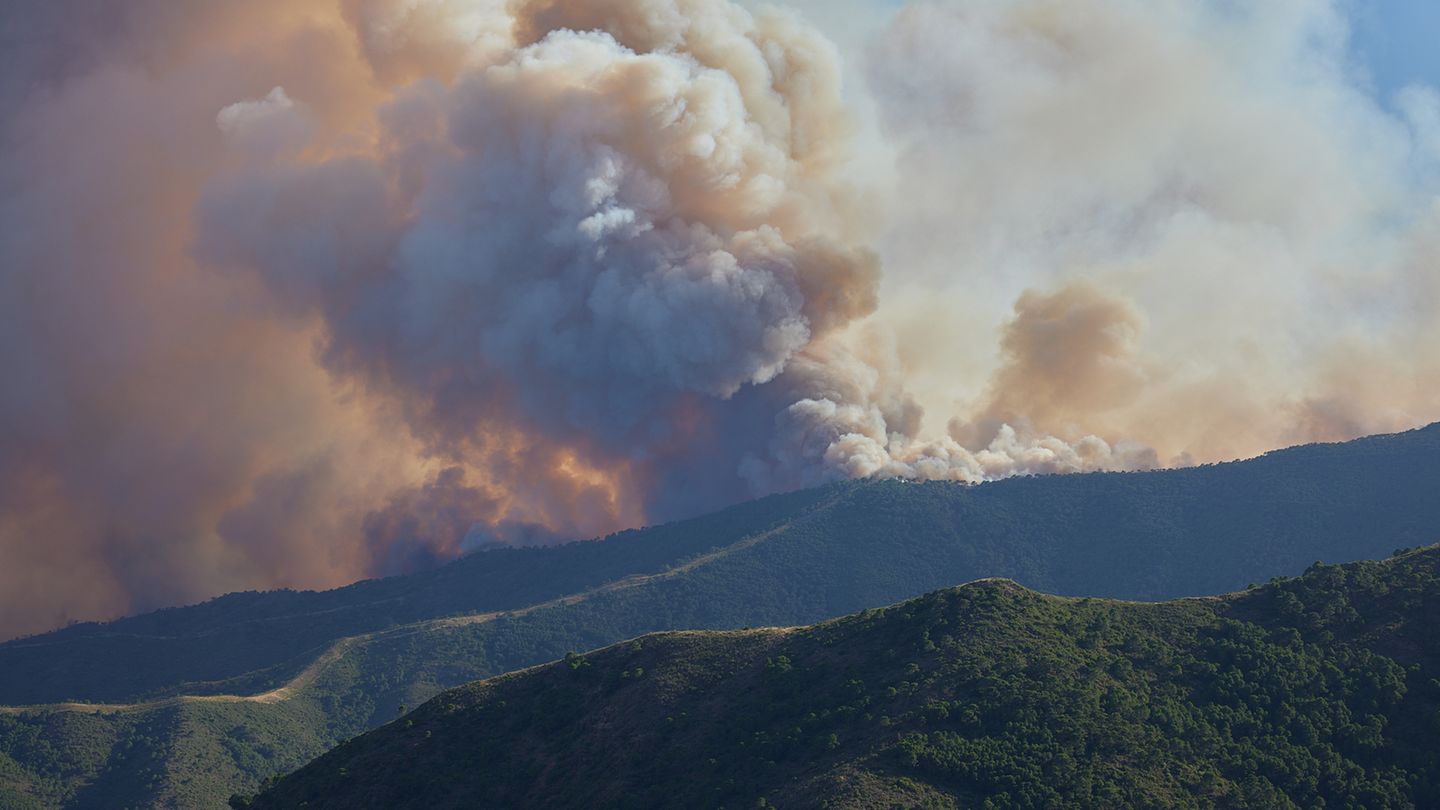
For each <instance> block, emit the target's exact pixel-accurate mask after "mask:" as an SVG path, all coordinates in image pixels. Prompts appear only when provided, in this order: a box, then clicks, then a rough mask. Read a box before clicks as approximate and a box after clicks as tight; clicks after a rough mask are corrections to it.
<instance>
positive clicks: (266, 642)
mask: <svg viewBox="0 0 1440 810" xmlns="http://www.w3.org/2000/svg"><path fill="white" fill-rule="evenodd" d="M1437 484H1440V427H1431V428H1427V429H1425V430H1421V431H1414V432H1410V433H1405V434H1399V435H1395V436H1385V437H1375V438H1372V439H1365V440H1361V441H1357V442H1351V443H1347V444H1340V445H1321V446H1310V447H1303V448H1296V449H1293V450H1288V451H1282V452H1278V453H1273V454H1270V455H1268V456H1265V457H1263V458H1260V459H1255V460H1252V461H1246V462H1240V463H1235V464H1225V465H1216V466H1210V467H1203V468H1196V469H1188V470H1178V471H1168V472H1156V473H1136V474H1106V475H1077V476H1061V477H1048V478H1032V479H1020V480H1011V481H1004V482H998V483H995V484H986V485H981V486H975V487H966V486H960V485H952V484H909V483H902V482H898V481H879V482H865V483H849V484H836V485H832V486H829V487H824V488H820V489H816V490H809V491H805V492H798V493H792V494H788V495H781V496H775V497H772V498H766V499H763V500H760V501H756V502H753V503H749V504H743V505H740V506H737V507H734V508H732V509H729V510H725V511H723V512H720V513H716V514H714V515H709V516H705V517H702V518H697V519H695V520H691V521H684V522H680V523H675V524H670V525H667V526H662V527H655V528H648V529H643V530H639V531H633V532H626V533H623V534H621V535H617V536H615V537H612V538H609V539H607V540H604V541H601V542H587V543H575V544H570V545H566V546H561V547H557V548H549V549H521V550H502V551H490V552H484V553H480V554H476V555H473V556H471V557H468V558H466V559H463V560H461V561H459V562H457V563H455V564H452V565H450V566H446V567H444V568H441V569H438V570H435V571H430V572H426V573H423V574H417V575H414V576H410V577H397V578H392V579H388V580H381V581H377V582H367V583H360V584H357V585H354V586H351V587H349V588H344V589H340V590H337V591H331V592H327V593H294V592H280V593H267V594H254V593H251V594H236V595H231V596H227V597H223V598H221V599H217V600H212V601H211V602H207V603H205V604H203V605H199V606H195V607H191V608H181V609H175V610H167V611H160V612H158V613H154V614H150V615H147V616H141V617H136V618H133V619H126V620H122V621H119V622H113V623H110V624H94V625H81V626H77V627H73V628H69V629H67V630H64V631H61V632H58V633H52V634H48V635H45V636H38V637H35V638H31V639H23V640H19V641H15V642H11V643H8V644H4V645H0V704H9V705H10V706H11V707H12V708H8V709H7V708H3V707H0V808H4V807H6V806H9V805H7V802H9V803H11V804H14V805H16V806H27V804H26V802H37V801H38V802H40V803H41V804H42V805H43V806H57V805H58V806H67V807H123V806H139V807H148V806H156V805H158V806H179V807H215V806H222V805H223V803H224V800H225V798H226V797H227V796H229V795H230V794H231V793H232V792H235V791H249V790H253V789H254V788H255V787H256V786H257V785H258V784H259V782H260V781H261V780H262V779H264V778H265V777H268V776H271V775H274V774H277V773H283V772H286V771H288V770H291V769H293V768H294V767H295V766H296V765H298V764H299V763H302V762H305V761H308V760H309V759H310V758H312V757H314V756H317V755H319V754H320V753H322V752H323V751H325V750H327V749H328V748H329V747H331V746H333V745H334V744H335V743H336V742H338V741H341V740H344V739H347V738H349V737H352V736H354V735H356V734H359V733H361V732H363V731H366V730H367V729H371V728H374V727H376V726H377V725H380V724H382V723H384V722H387V721H389V720H391V719H393V718H394V717H395V716H396V713H397V710H398V709H399V708H400V707H401V706H415V705H418V704H419V703H420V702H422V701H423V700H425V699H427V698H429V697H431V696H433V695H435V694H437V693H439V692H440V691H442V690H443V689H446V688H449V687H453V686H456V685H459V684H462V683H466V682H468V681H472V680H475V679H478V678H485V677H489V676H493V675H498V674H501V673H504V672H509V671H512V670H515V669H518V668H521V667H527V666H532V665H535V664H539V663H542V662H545V661H550V660H554V659H556V658H559V657H561V656H563V655H564V654H565V653H566V652H567V651H571V650H587V649H593V648H596V647H600V646H604V645H607V644H611V643H614V642H616V641H618V640H621V639H626V638H633V637H635V636H638V635H642V634H645V633H650V632H655V631H661V630H673V629H725V628H739V627H745V626H765V625H799V624H809V623H813V622H816V621H820V620H823V619H827V618H831V617H834V616H839V615H843V614H846V613H851V612H854V611H857V610H861V609H863V608H866V607H871V606H875V605H883V604H890V603H893V602H896V601H899V600H902V599H906V598H911V597H914V596H917V595H919V594H922V593H925V592H927V591H931V590H934V589H936V588H941V587H946V586H949V585H953V584H954V583H956V582H964V581H969V580H973V579H977V578H980V577H987V576H1005V577H1009V578H1011V579H1014V580H1016V581H1018V582H1020V583H1021V584H1023V585H1025V586H1027V587H1032V588H1036V589H1039V590H1044V591H1048V592H1055V593H1061V594H1067V595H1077V596H1081V595H1083V596H1103V597H1116V598H1127V599H1160V598H1169V597H1175V596H1185V595H1195V594H1205V593H1221V592H1226V591H1231V590H1238V589H1241V588H1243V587H1244V586H1245V585H1246V584H1247V583H1249V582H1252V581H1264V580H1266V579H1268V578H1269V577H1271V576H1274V575H1281V574H1293V573H1298V572H1299V571H1301V570H1303V569H1304V568H1305V567H1306V566H1307V565H1308V564H1309V563H1311V562H1313V561H1314V560H1316V559H1323V560H1326V561H1330V562H1335V561H1347V560H1354V559H1360V558H1367V557H1369V558H1373V557H1383V556H1386V555H1388V554H1389V553H1390V551H1391V550H1392V549H1394V548H1396V547H1400V546H1412V545H1416V544H1419V543H1422V542H1431V541H1433V540H1434V539H1435V538H1436V537H1437V536H1440V499H1436V498H1434V497H1433V493H1434V492H1435V490H1436V487H1437ZM62 701H82V702H83V703H82V704H81V705H59V703H60V702H62ZM16 707H19V708H16Z"/></svg>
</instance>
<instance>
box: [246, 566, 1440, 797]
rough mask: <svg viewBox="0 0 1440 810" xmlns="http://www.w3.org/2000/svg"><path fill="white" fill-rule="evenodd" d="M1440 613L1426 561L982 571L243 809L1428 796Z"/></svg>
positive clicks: (550, 702)
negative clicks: (1094, 594)
mask: <svg viewBox="0 0 1440 810" xmlns="http://www.w3.org/2000/svg"><path fill="white" fill-rule="evenodd" d="M1436 616H1440V548H1436V547H1432V548H1429V549H1426V550H1423V551H1420V552H1412V553H1409V554H1406V555H1404V556H1401V557H1398V558H1396V559H1393V560H1390V561H1387V562H1382V563H1360V564H1353V565H1348V566H1325V565H1316V566H1314V567H1312V568H1311V569H1310V570H1309V571H1308V572H1306V573H1305V575H1304V576H1302V577H1300V578H1297V579H1291V580H1284V581H1277V582H1275V583H1272V584H1270V585H1267V586H1264V587H1261V588H1258V589H1255V590H1253V591H1250V592H1247V593H1244V594H1240V595H1234V596H1229V597H1222V598H1211V599H1191V600H1183V601H1176V602H1168V603H1160V604H1141V603H1127V602H1118V601H1111V600H1099V599H1066V598H1057V597H1051V596H1043V595H1040V594H1037V593H1035V592H1033V591H1029V590H1026V589H1024V588H1022V587H1020V586H1019V585H1016V584H1015V583H1013V582H1011V581H1008V580H986V581H981V582H976V583H972V584H970V585H967V586H964V587H960V588H954V589H949V590H945V591H940V592H936V593H933V594H930V595H927V596H924V597H922V598H920V599H916V600H913V601H910V602H906V603H903V604H900V605H896V606H894V607H890V608H885V609H882V610H874V611H865V612H864V613H861V614H859V615H855V616H850V617H847V618H844V619H840V620H837V621H832V622H828V623H825V624H820V625H816V626H812V627H806V628H800V629H794V630H786V629H780V630H776V629H768V630H757V631H738V632H684V633H666V634H660V635H654V636H646V637H644V638H641V639H638V640H635V641H631V642H625V643H621V644H618V645H615V646H612V647H609V648H606V649H604V650H600V651H598V652H595V653H591V654H587V655H571V656H567V658H566V659H564V660H561V661H558V662H555V663H552V664H549V665H546V666H543V667H539V668H536V669H531V670H527V671H524V672H521V673H516V674H512V675H507V676H502V677H499V678H495V679H492V680H488V681H484V682H480V683H476V684H471V685H469V686H465V687H461V688H459V689H455V690H452V691H450V692H446V693H445V694H443V695H441V696H439V697H437V698H436V699H434V700H432V701H430V702H429V703H426V704H425V705H424V706H422V707H421V708H419V709H417V710H416V711H414V712H412V713H411V714H409V715H407V716H406V717H405V718H403V719H402V720H399V721H396V722H394V723H391V724H389V725H387V726H385V727H384V728H382V729H379V730H377V731H374V732H371V733H369V734H366V735H364V736H363V737H360V738H358V739H356V740H353V741H351V742H349V743H347V744H345V745H342V746H341V747H339V748H338V749H336V750H335V751H332V752H331V753H329V754H326V755H325V756H324V757H321V758H320V759H319V760H317V761H316V762H314V763H312V764H311V765H309V766H307V767H305V768H303V769H301V770H300V771H299V772H297V773H295V774H293V775H291V776H289V777H287V778H285V779H283V780H281V781H280V782H279V783H278V784H277V785H275V786H273V787H272V788H271V789H270V790H268V791H267V792H265V793H264V794H262V795H261V796H260V797H259V798H258V799H256V800H255V801H254V802H253V805H252V806H253V807H254V808H281V807H286V808H288V807H301V806H304V807H311V808H323V807H343V808H365V807H377V808H378V807H385V808H392V807H426V808H440V807H582V806H583V807H711V806H713V807H747V808H748V807H765V806H777V807H831V808H838V807H847V808H850V807H853V808H870V807H892V806H929V807H987V808H988V807H1061V806H1063V807H1144V806H1149V807H1264V808H1274V807H1434V806H1440V759H1437V758H1436V756H1435V748H1434V740H1436V739H1440V680H1437V677H1440V627H1437V623H1436V622H1435V617H1436ZM237 803H240V804H243V802H237Z"/></svg>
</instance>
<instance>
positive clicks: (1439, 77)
mask: <svg viewBox="0 0 1440 810" xmlns="http://www.w3.org/2000/svg"><path fill="white" fill-rule="evenodd" d="M1354 16H1355V29H1354V35H1355V47H1356V49H1357V50H1358V51H1359V54H1360V56H1361V58H1362V60H1363V61H1364V62H1365V63H1366V64H1368V65H1369V66H1370V69H1371V71H1372V72H1373V73H1374V77H1375V82H1376V86H1377V90H1379V92H1380V95H1381V96H1382V97H1384V98H1386V99H1388V98H1390V97H1391V96H1392V95H1393V94H1394V93H1395V91H1396V90H1399V89H1400V88H1402V87H1404V86H1405V85H1407V84H1411V83H1414V82H1423V83H1425V84H1429V85H1431V86H1440V0H1354Z"/></svg>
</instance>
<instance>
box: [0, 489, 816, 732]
mask: <svg viewBox="0 0 1440 810" xmlns="http://www.w3.org/2000/svg"><path fill="white" fill-rule="evenodd" d="M842 495H843V493H836V494H835V495H832V496H831V497H829V498H827V499H825V500H823V501H820V502H819V503H816V504H815V505H814V506H813V507H811V508H810V509H808V510H806V511H805V512H804V513H802V514H800V515H797V516H796V517H794V518H792V519H790V520H787V521H785V522H784V523H780V524H778V525H776V526H772V527H771V528H769V529H766V530H765V531H762V532H757V533H755V534H752V535H749V536H748V537H745V538H742V539H741V540H738V541H736V542H734V543H731V544H729V545H727V546H723V547H721V548H718V549H715V550H713V551H709V552H706V553H705V554H701V555H698V556H696V557H692V558H691V559H689V560H687V561H685V562H683V563H681V564H679V565H676V566H674V567H672V568H668V569H666V570H664V571H659V572H656V573H653V574H631V575H630V576H627V577H622V578H620V579H617V580H612V581H610V582H606V583H604V584H602V585H597V586H595V587H593V588H588V589H586V590H583V591H577V592H576V593H572V594H566V595H564V596H560V597H556V598H555V599H551V600H548V601H545V602H537V603H536V604H533V605H527V606H525V607H521V608H516V609H513V610H506V611H491V612H488V613H474V614H469V615H461V616H447V617H444V618H440V619H426V620H425V621H420V622H414V623H411V624H405V625H400V626H398V627H390V628H386V629H384V630H375V631H373V632H370V633H361V634H358V635H354V636H346V637H345V638H342V639H339V640H338V641H336V642H334V643H333V644H331V645H330V646H329V647H328V648H326V650H325V651H324V652H322V653H321V654H320V655H319V656H317V657H316V658H315V660H314V661H311V662H310V664H309V665H307V666H306V667H305V669H303V670H301V671H300V673H299V674H297V675H296V676H295V677H294V678H291V679H290V680H289V681H288V682H286V683H285V684H283V685H281V686H279V687H276V688H275V689H271V690H270V691H268V692H261V693H259V694H255V695H175V696H172V697H166V698H158V699H156V700H151V701H143V702H138V703H43V704H32V705H27V706H0V715H31V714H45V713H47V712H81V713H85V714H122V713H127V712H145V711H152V710H155V709H164V708H168V707H172V706H180V705H184V704H191V703H282V702H284V701H287V700H291V699H293V698H295V697H297V696H298V695H299V694H300V693H301V692H302V691H304V690H305V689H306V688H307V687H309V686H310V685H311V684H312V683H314V682H315V680H316V679H317V678H319V677H320V675H321V673H323V672H324V671H325V670H326V669H327V668H329V667H330V666H331V665H332V664H334V663H335V662H337V661H339V660H340V659H341V658H343V657H344V656H345V654H346V653H348V652H350V651H351V650H353V649H355V648H356V647H359V646H364V645H366V644H369V643H371V642H373V641H379V640H383V639H390V638H397V637H401V636H407V635H412V634H415V633H424V632H427V631H431V630H443V629H450V628H455V627H467V626H471V625H477V624H485V623H487V622H492V621H495V620H496V619H498V618H500V617H502V616H506V617H516V616H525V615H528V614H530V613H535V612H537V611H542V610H550V609H552V608H563V607H570V606H573V605H578V604H580V603H582V602H587V601H589V600H591V599H594V598H596V597H599V596H604V595H606V594H610V593H615V592H617V591H625V590H630V589H633V588H640V587H644V586H646V585H649V584H652V583H655V582H661V581H664V580H667V579H673V578H675V577H679V576H682V575H684V574H687V573H689V572H691V571H694V570H695V569H697V568H702V567H704V566H706V565H710V564H712V563H714V562H717V561H719V560H722V559H724V558H726V557H728V556H730V555H732V554H734V553H736V552H739V551H744V550H745V549H748V548H752V547H754V546H757V545H759V544H761V543H763V542H765V541H767V540H769V539H771V538H773V537H775V536H776V535H778V534H781V533H783V532H785V531H787V530H788V529H790V528H791V527H792V526H794V525H795V524H797V523H799V522H801V521H804V520H806V519H808V518H810V517H812V516H813V515H816V514H818V513H820V512H823V511H825V510H827V509H829V508H830V507H831V506H833V505H834V504H835V502H836V501H838V500H840V498H841V497H842Z"/></svg>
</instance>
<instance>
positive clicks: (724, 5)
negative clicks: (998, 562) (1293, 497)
mask: <svg viewBox="0 0 1440 810" xmlns="http://www.w3.org/2000/svg"><path fill="white" fill-rule="evenodd" d="M92 5H93V4H90V3H83V2H66V1H62V2H54V3H49V4H45V5H44V6H36V7H35V8H33V9H26V10H24V11H17V10H9V11H6V12H3V15H4V17H5V19H4V20H3V28H0V30H3V31H4V32H5V38H6V42H7V48H6V50H5V54H6V55H5V56H4V57H0V59H3V65H4V67H5V70H3V71H0V74H3V76H4V78H0V105H3V110H4V114H3V115H0V145H3V147H4V151H3V152H0V155H3V157H0V183H3V188H4V190H5V194H4V195H3V196H0V232H3V234H4V238H0V372H3V374H4V378H5V380H6V384H5V386H4V387H3V389H0V485H3V486H0V608H3V610H0V616H4V617H5V618H4V620H3V622H0V636H4V635H10V634H14V633H19V632H29V631H35V630H40V629H45V628H48V627H51V626H55V625H58V624H61V623H63V622H64V621H66V620H68V619H73V618H95V617H106V616H111V615H115V614H117V613H121V612H128V611H133V610H140V609H145V608H150V607H155V606H159V605H163V604H171V603H175V602H180V601H187V600H195V599H199V598H204V597H207V596H211V595H214V594H216V593H219V592H222V591H225V590H233V589H238V588H250V587H277V586H293V587H316V586H329V585H338V584H342V583H344V582H348V581H351V580H353V579H355V578H357V577H362V576H367V575H374V574H384V573H394V572H399V571H404V570H410V569H412V568H415V567H418V566H423V565H428V564H433V563H435V562H438V561H443V560H445V559H449V558H451V557H453V556H455V555H457V554H460V553H463V552H464V551H466V550H469V549H473V548H477V547H481V546H484V545H486V544H490V543H497V542H498V543H538V542H552V541H555V540H557V539H568V538H574V537H588V536H593V535H595V534H599V533H604V532H608V531H612V530H615V529H620V528H624V527H628V526H633V525H639V524H643V523H647V522H656V521H660V520H666V519H671V518H675V517H680V516H684V515H687V514H693V513H696V512H698V511H702V510H705V509H709V508H713V507H716V506H720V505H723V504H726V503H730V502H733V501H736V500H740V499H744V498H747V497H752V496H755V495H760V494H765V493H768V492H773V491H777V490H782V489H788V488H792V487H796V486H802V485H808V484H814V483H820V482H823V481H828V480H835V479H838V478H844V477H862V476H872V475H903V476H910V477H919V478H946V479H954V480H965V481H981V480H986V479H990V478H998V477H1004V476H1007V475H1015V474H1025V473H1040V472H1063V471H1080V470H1098V469H1141V468H1149V467H1154V466H1160V465H1165V464H1183V463H1190V462H1195V461H1211V460H1220V459H1226V458H1234V457H1238V456H1243V455H1250V454H1254V453H1257V452H1263V451H1264V450H1267V449H1271V448H1274V447H1277V446H1281V445H1285V444H1291V443H1295V442H1298V441H1305V440H1311V439H1339V438H1348V437H1352V436H1355V435H1359V434H1361V433H1365V432H1374V431H1378V430H1385V429H1393V428H1401V427H1408V426H1412V425H1415V424H1418V423H1421V422H1424V421H1429V420H1433V419H1435V418H1437V417H1440V352H1437V350H1436V348H1435V347H1436V339H1437V338H1440V334H1437V329H1440V327H1437V325H1436V324H1437V323H1440V319H1437V316H1440V268H1437V260H1440V258H1437V257H1440V198H1437V197H1436V193H1435V192H1436V183H1437V181H1440V172H1437V167H1440V124H1437V122H1440V97H1437V95H1436V94H1435V93H1434V92H1433V91H1431V90H1429V89H1426V88H1413V89H1412V90H1409V91H1407V92H1406V93H1404V94H1402V96H1401V97H1400V98H1398V99H1396V100H1395V103H1394V105H1393V109H1394V112H1391V111H1389V109H1390V108H1387V107H1384V106H1381V105H1380V104H1379V103H1378V102H1377V101H1376V100H1375V99H1374V98H1373V97H1372V94H1370V93H1368V92H1367V91H1366V89H1365V86H1364V77H1363V75H1362V74H1361V73H1360V72H1359V71H1358V70H1357V68H1356V67H1355V66H1354V65H1351V64H1349V63H1348V62H1347V61H1346V60H1347V57H1346V50H1345V36H1346V32H1345V21H1344V18H1343V16H1341V13H1340V7H1339V6H1338V5H1332V4H1328V3H1325V2H1299V1H1298V0H1297V2H1287V3H1277V4H1270V5H1267V6H1266V7H1265V9H1264V10H1262V11H1238V10H1235V9H1231V8H1221V7H1220V6H1219V5H1217V4H1210V3H1205V2H1201V0H1166V1H1165V2H1159V3H1140V2H1134V1H1132V0H1091V2H1087V3H1078V4H1077V3H1073V2H1060V1H1059V0H1016V1H1015V2H1008V3H1001V2H994V1H993V0H954V2H934V3H930V2H917V3H912V4H911V5H909V6H906V7H904V8H902V9H901V10H900V11H898V12H897V13H895V14H894V16H893V19H890V20H888V21H886V23H885V25H884V26H883V27H881V28H879V29H878V30H876V31H873V32H868V33H867V35H866V36H865V38H864V42H859V43H856V42H846V43H845V44H844V45H845V46H844V50H843V51H842V50H841V48H840V47H837V46H836V45H835V44H834V43H832V41H831V40H830V39H829V38H827V37H826V36H825V35H824V34H822V33H821V31H820V30H819V29H818V28H816V27H815V25H814V24H812V23H811V22H808V21H807V20H806V19H805V18H803V17H801V16H799V15H798V14H797V13H795V12H793V11H789V10H786V9H783V8H776V9H755V8H751V7H748V6H742V5H739V4H736V3H732V2H728V0H591V1H590V2H579V1H578V0H574V1H572V0H532V1H530V2H520V1H518V0H517V1H516V2H508V3H507V2H503V1H502V0H306V2H290V1H288V0H287V2H279V0H273V1H272V0H262V2H252V3H248V4H222V3H193V4H179V5H176V4H171V3H161V2H147V0H125V1H124V2H117V3H112V4H106V5H104V7H103V10H100V11H97V10H96V9H94V8H92ZM847 36H848V35H847ZM842 38H843V37H842ZM12 44H13V47H10V45H12ZM855 75H863V76H864V77H865V82H864V84H863V86H856V85H855V84H854V83H853V82H852V83H851V84H850V85H848V86H847V85H846V84H845V81H844V78H845V77H846V76H852V77H853V76H855ZM867 94H868V95H867ZM862 97H863V98H865V99H866V100H867V102H868V103H867V104H859V103H858V101H859V100H860V99H862ZM872 108H873V111H874V116H875V120H873V121H872V120H867V119H866V118H864V115H866V113H865V112H864V111H865V110H870V109H872ZM876 139H879V140H878V142H877V141H876ZM877 178H878V179H877Z"/></svg>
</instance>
